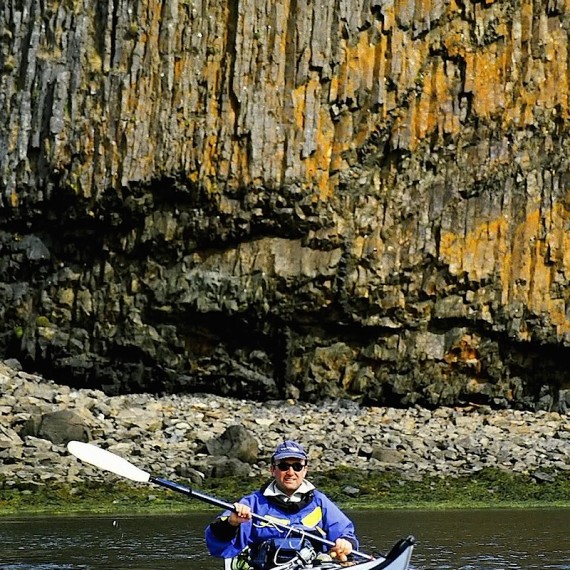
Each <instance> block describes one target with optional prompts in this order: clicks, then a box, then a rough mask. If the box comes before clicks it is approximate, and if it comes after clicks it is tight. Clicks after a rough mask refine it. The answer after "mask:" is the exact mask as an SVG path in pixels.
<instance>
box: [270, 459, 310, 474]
mask: <svg viewBox="0 0 570 570" xmlns="http://www.w3.org/2000/svg"><path fill="white" fill-rule="evenodd" d="M275 467H277V469H279V471H289V467H293V471H296V472H297V473H298V472H299V471H302V470H303V469H305V467H306V465H305V464H304V463H287V461H280V462H279V463H276V464H275Z"/></svg>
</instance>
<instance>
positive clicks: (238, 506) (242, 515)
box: [228, 503, 251, 526]
mask: <svg viewBox="0 0 570 570" xmlns="http://www.w3.org/2000/svg"><path fill="white" fill-rule="evenodd" d="M234 509H235V512H232V514H231V515H230V516H229V517H228V522H229V523H230V524H231V525H232V526H239V525H240V524H243V523H244V522H247V521H250V520H251V509H250V508H249V507H248V506H247V505H243V504H242V503H234Z"/></svg>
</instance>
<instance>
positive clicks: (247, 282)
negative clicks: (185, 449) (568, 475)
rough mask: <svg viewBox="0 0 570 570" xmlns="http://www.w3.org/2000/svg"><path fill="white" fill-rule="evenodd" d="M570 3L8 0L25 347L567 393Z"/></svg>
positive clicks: (3, 182)
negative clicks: (57, 0)
mask: <svg viewBox="0 0 570 570" xmlns="http://www.w3.org/2000/svg"><path fill="white" fill-rule="evenodd" d="M569 10H570V8H569V7H568V5H567V3H565V2H563V1H562V0H549V1H548V2H537V1H532V0H521V1H517V2H515V1H505V2H493V1H492V0H488V1H486V2H479V1H471V0H467V1H460V2H453V1H452V2H441V1H437V0H434V1H430V0H426V1H421V0H409V1H403V0H396V1H389V0H387V1H378V0H352V1H348V0H336V1H335V2H328V3H322V2H311V1H308V2H304V3H297V2H296V0H286V1H284V2H279V3H275V2H269V1H267V0H256V1H252V0H245V1H244V0H233V1H231V2H220V1H218V0H210V1H208V0H202V1H201V0H165V1H164V2H161V3H155V2H148V1H147V0H125V1H123V2H119V0H107V1H102V2H95V3H94V2H90V1H88V0H76V1H70V2H55V1H51V0H49V1H47V2H40V1H39V0H17V1H16V0H6V1H5V2H3V3H2V4H1V5H0V109H2V110H3V112H2V113H1V115H0V210H1V211H0V267H1V271H0V353H1V355H3V356H4V357H8V356H15V357H18V358H19V359H20V360H21V361H22V362H24V364H25V365H26V367H27V368H28V369H30V370H37V371H43V372H45V373H46V374H48V375H49V376H50V377H52V378H55V379H56V380H58V381H62V382H63V383H68V384H72V385H76V386H94V387H101V388H103V389H104V390H106V391H108V392H109V393H117V392H126V391H141V390H145V391H155V392H159V391H171V392H176V391H194V392H196V391H205V392H213V393H220V394H224V395H232V394H238V393H244V394H246V395H248V396H250V397H254V398H262V399H263V398H268V397H274V398H275V397H287V396H293V397H301V398H304V399H308V400H318V399H321V398H323V397H327V396H330V397H341V396H343V397H344V396H347V397H354V398H358V399H361V400H363V401H364V402H369V403H380V404H389V405H409V404H412V403H415V402H417V403H421V404H424V405H430V406H437V405H441V404H452V403H461V402H469V401H474V402H489V403H492V404H494V405H497V406H514V407H525V408H530V409H537V408H542V409H559V410H562V411H565V410H566V405H567V388H568V381H567V379H566V377H567V375H566V374H565V372H564V368H565V366H566V362H567V361H568V358H569V355H570V351H569V350H568V345H569V341H570V319H569V316H568V314H567V307H566V302H567V299H568V295H569V290H568V285H567V283H568V274H567V271H569V270H570V257H569V255H568V251H569V250H568V243H567V241H568V233H567V231H566V230H567V227H568V223H569V217H570V216H569V209H570V206H569V204H570V200H569V193H568V156H570V153H569V146H570V144H569V142H568V140H569V139H568V136H567V135H568V113H569V98H568V77H569V70H568V61H569V56H568V37H569V32H570V18H569V15H570V12H569ZM569 401H570V398H569Z"/></svg>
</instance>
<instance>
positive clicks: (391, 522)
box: [0, 509, 570, 570]
mask: <svg viewBox="0 0 570 570" xmlns="http://www.w3.org/2000/svg"><path fill="white" fill-rule="evenodd" d="M350 514H351V516H352V517H353V519H354V521H355V523H356V526H357V530H358V533H359V536H360V538H361V543H362V544H361V550H362V551H364V552H369V553H374V552H377V551H378V549H380V551H382V552H385V551H386V550H388V549H389V548H390V546H391V545H392V544H393V543H394V542H395V541H396V540H397V539H398V538H400V537H402V536H406V535H408V534H413V535H414V536H416V538H417V540H418V544H417V547H416V549H415V551H414V556H413V567H414V568H415V569H416V570H432V569H434V570H435V569H437V570H508V569H525V570H526V569H535V568H536V569H541V570H546V569H558V570H561V569H566V570H569V569H570V548H569V547H568V546H567V536H566V535H567V529H568V528H569V526H570V524H569V523H570V510H566V509H556V510H547V509H535V510H515V511H512V510H484V511H443V512H439V511H436V512H415V511H405V512H403V511H363V512H352V513H350ZM214 515H215V513H214V512H210V513H190V514H187V515H172V516H148V517H120V518H117V517H93V516H91V517H51V518H40V517H37V518H24V519H1V518H0V568H1V569H3V570H32V569H33V570H67V569H70V570H80V569H94V570H95V569H103V568H105V569H107V570H109V569H114V570H122V569H129V570H137V569H141V570H142V569H148V568H153V569H155V570H160V569H164V570H178V569H180V570H181V569H183V568H184V569H186V570H187V569H189V568H190V569H192V568H199V569H200V570H221V568H222V564H221V562H220V561H218V560H216V559H213V558H210V557H209V556H208V555H207V553H206V549H205V546H204V540H203V532H204V527H205V526H206V524H207V523H208V522H209V521H210V520H211V518H212V517H213V516H214Z"/></svg>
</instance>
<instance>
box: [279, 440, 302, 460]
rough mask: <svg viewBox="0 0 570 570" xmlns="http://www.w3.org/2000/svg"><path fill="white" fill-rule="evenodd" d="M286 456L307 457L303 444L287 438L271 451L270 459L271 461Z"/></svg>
mask: <svg viewBox="0 0 570 570" xmlns="http://www.w3.org/2000/svg"><path fill="white" fill-rule="evenodd" d="M287 457H294V458H295V459H305V460H306V459H308V457H307V453H306V452H305V450H304V449H303V446H302V445H301V444H300V443H297V442H296V441H291V440H287V441H284V442H283V443H280V444H279V445H278V446H277V447H276V448H275V451H274V452H273V455H272V456H271V459H272V460H273V461H279V460H280V459H286V458H287Z"/></svg>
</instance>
